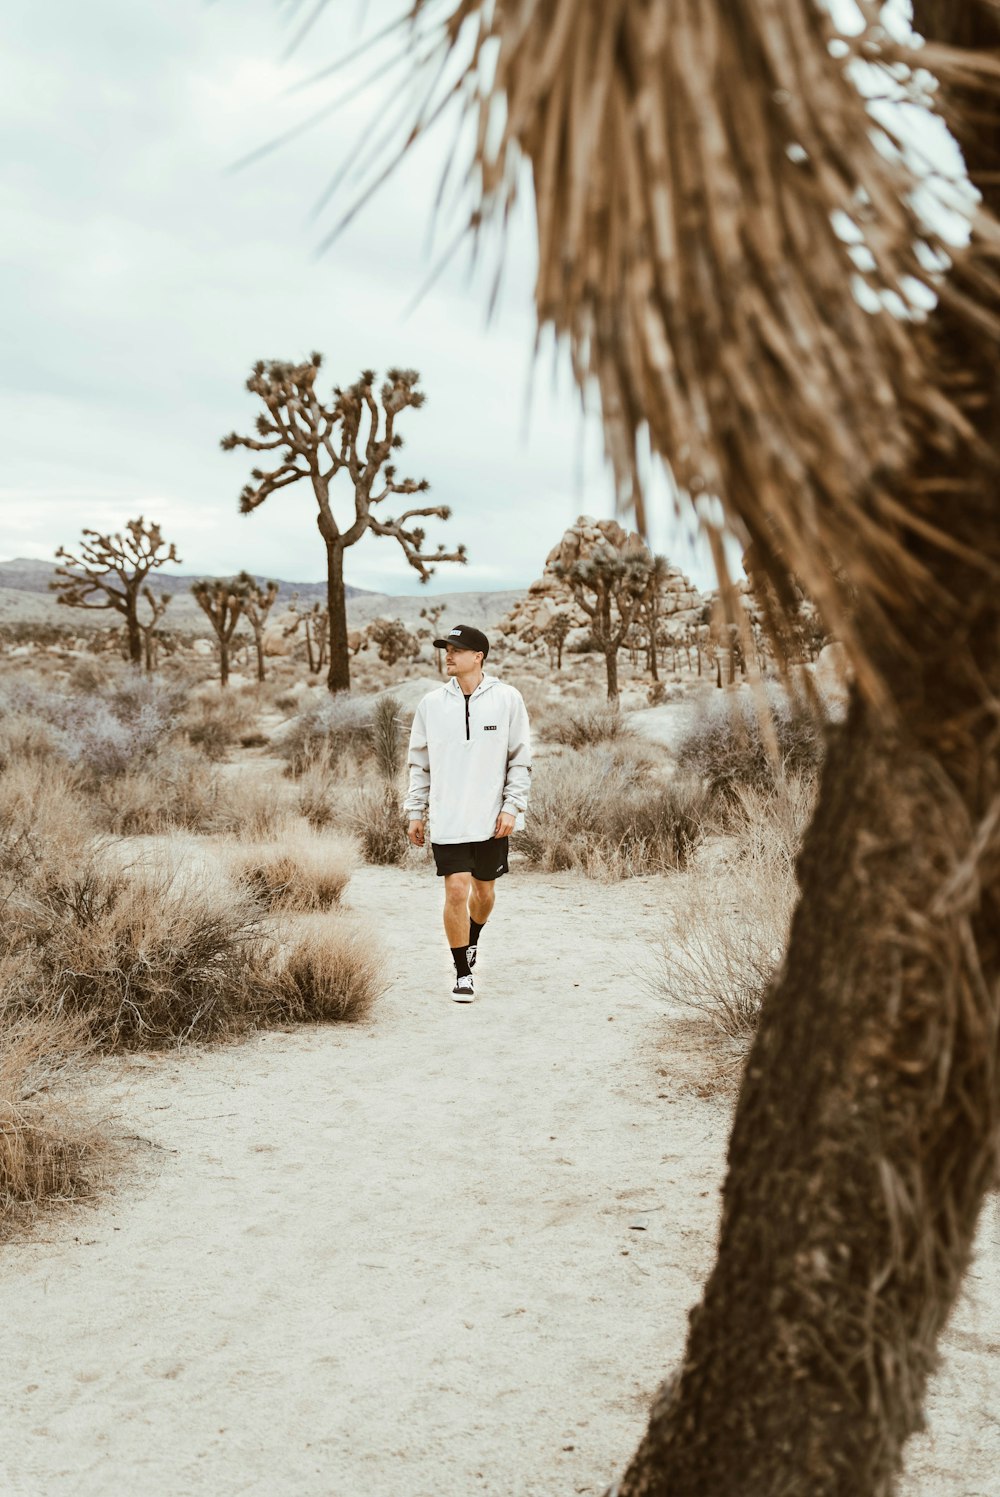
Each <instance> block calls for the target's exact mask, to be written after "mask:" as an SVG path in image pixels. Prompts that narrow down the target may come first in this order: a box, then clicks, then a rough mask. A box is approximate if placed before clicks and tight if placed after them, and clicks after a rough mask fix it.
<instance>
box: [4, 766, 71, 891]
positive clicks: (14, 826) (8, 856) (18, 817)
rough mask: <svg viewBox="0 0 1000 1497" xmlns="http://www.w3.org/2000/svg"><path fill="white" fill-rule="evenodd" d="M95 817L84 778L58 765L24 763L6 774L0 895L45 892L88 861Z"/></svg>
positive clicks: (13, 767)
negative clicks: (26, 890) (82, 785)
mask: <svg viewBox="0 0 1000 1497" xmlns="http://www.w3.org/2000/svg"><path fill="white" fill-rule="evenodd" d="M92 835H93V813H92V809H91V806H90V804H89V802H88V800H87V798H86V797H85V796H84V794H83V792H82V790H81V789H80V783H79V777H78V775H77V774H75V773H74V772H73V771H72V770H69V769H67V768H66V767H65V766H64V765H63V764H61V763H60V762H59V761H58V760H50V761H44V760H22V761H20V762H18V763H16V764H13V765H11V766H10V768H9V769H8V770H7V771H6V773H4V774H0V895H2V898H3V900H4V902H6V900H7V898H8V897H9V895H10V893H11V891H12V889H14V888H18V887H21V886H30V887H31V888H32V889H34V890H36V891H39V892H42V893H44V892H45V890H47V889H49V888H51V887H54V886H55V885H57V884H58V883H59V882H60V881H61V880H62V878H63V877H64V876H65V872H66V869H67V868H73V867H77V866H79V865H80V863H81V862H82V861H83V860H84V859H85V858H86V857H87V856H88V848H89V844H90V841H91V839H92Z"/></svg>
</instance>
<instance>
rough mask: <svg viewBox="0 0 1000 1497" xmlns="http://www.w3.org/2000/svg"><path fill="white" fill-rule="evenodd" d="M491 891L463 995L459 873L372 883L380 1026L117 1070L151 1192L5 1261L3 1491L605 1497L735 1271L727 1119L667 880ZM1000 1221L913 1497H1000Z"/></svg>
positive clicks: (918, 1456) (370, 878)
mask: <svg viewBox="0 0 1000 1497" xmlns="http://www.w3.org/2000/svg"><path fill="white" fill-rule="evenodd" d="M500 893H501V898H500V900H499V901H498V906H497V911H496V915H495V917H494V919H493V921H491V923H490V925H489V927H488V929H487V932H486V936H485V938H484V943H483V955H482V960H481V965H480V968H479V972H478V974H477V975H478V977H479V982H478V987H479V990H480V995H481V996H480V997H479V999H478V1000H477V1002H476V1003H475V1004H474V1005H473V1006H471V1007H464V1006H459V1005H456V1004H454V1003H452V1001H451V999H450V996H449V988H450V978H449V970H448V960H447V951H446V949H444V946H443V938H442V937H441V936H440V934H439V913H438V906H439V898H440V886H439V885H438V884H437V882H436V880H435V879H434V878H433V876H432V875H430V874H429V873H426V872H418V871H413V870H405V871H399V870H377V869H365V870H363V871H362V872H361V873H359V874H358V875H357V876H356V878H355V880H354V881H353V883H352V885H351V890H350V903H351V905H352V906H353V907H354V908H355V909H357V910H359V911H362V912H364V913H365V914H366V915H367V916H368V917H369V918H370V920H371V922H372V925H373V928H374V929H375V930H376V931H377V932H378V934H379V936H380V938H381V939H382V940H383V941H384V943H385V944H386V946H387V947H388V949H389V951H390V953H391V970H392V973H393V982H392V986H391V989H390V991H389V992H388V994H387V995H386V996H385V998H384V999H383V1000H382V1001H381V1003H380V1004H379V1006H378V1008H377V1010H376V1012H375V1015H374V1017H373V1019H372V1021H371V1022H370V1023H369V1024H366V1025H364V1026H359V1027H353V1028H342V1029H338V1028H324V1029H317V1030H298V1031H295V1032H291V1033H284V1032H280V1033H276V1034H268V1035H263V1036H260V1037H259V1038H256V1039H254V1040H252V1041H251V1042H249V1043H247V1044H243V1045H240V1046H234V1047H232V1048H228V1049H225V1050H210V1051H204V1052H200V1053H188V1054H182V1055H171V1056H167V1057H155V1058H152V1059H150V1060H141V1061H138V1062H129V1063H128V1064H126V1065H125V1066H124V1067H119V1066H117V1065H116V1066H114V1067H111V1066H108V1067H107V1068H106V1070H105V1073H104V1079H103V1081H102V1083H101V1097H100V1101H101V1102H102V1103H103V1104H104V1105H105V1107H108V1106H110V1107H112V1108H113V1109H114V1112H115V1115H116V1117H117V1119H118V1123H119V1126H120V1128H121V1131H122V1132H123V1133H124V1134H131V1135H137V1136H138V1138H139V1139H140V1140H145V1142H137V1143H136V1144H135V1150H136V1155H135V1157H136V1161H137V1163H136V1166H135V1170H134V1172H133V1173H132V1174H130V1175H128V1176H126V1177H125V1178H123V1179H122V1180H121V1181H120V1182H119V1184H118V1187H117V1189H116V1190H115V1191H114V1192H113V1193H112V1194H110V1195H109V1196H108V1197H107V1198H106V1199H105V1200H104V1201H103V1202H101V1203H100V1204H98V1205H97V1206H95V1207H92V1208H85V1209H82V1210H77V1211H74V1212H72V1213H69V1214H66V1215H64V1216H61V1217H59V1218H58V1219H52V1220H50V1221H49V1222H47V1223H45V1224H43V1226H42V1227H41V1229H40V1230H39V1232H38V1233H37V1234H36V1236H35V1237H34V1238H33V1239H32V1240H31V1241H29V1242H26V1243H23V1244H20V1245H17V1246H15V1247H13V1248H10V1249H8V1250H7V1251H6V1252H5V1253H4V1255H3V1258H2V1260H0V1359H2V1365H3V1367H4V1378H3V1392H2V1395H0V1490H2V1491H3V1493H4V1494H13V1497H112V1494H113V1497H118V1494H126V1493H129V1494H130V1493H133V1492H135V1493H142V1494H143V1497H208V1494H212V1497H238V1494H239V1497H249V1494H253V1497H265V1494H266V1497H286V1494H287V1497H353V1494H356V1493H365V1494H367V1497H472V1494H475V1493H489V1494H490V1497H556V1494H564V1493H592V1494H600V1493H601V1492H602V1491H603V1488H604V1485H605V1484H606V1483H607V1481H608V1480H610V1478H611V1477H612V1476H613V1475H614V1474H615V1473H616V1472H617V1471H618V1470H619V1469H620V1467H621V1465H622V1463H623V1462H624V1460H625V1459H626V1457H627V1455H628V1454H629V1453H630V1451H631V1449H632V1448H633V1447H634V1444H635V1442H636V1440H637V1438H638V1436H639V1434H640V1432H641V1429H642V1427H643V1424H644V1420H645V1409H646V1404H647V1401H648V1397H649V1395H650V1393H651V1391H652V1389H653V1387H654V1386H655V1384H656V1382H657V1381H658V1379H659V1377H660V1376H661V1375H662V1373H663V1371H665V1370H666V1369H667V1368H668V1367H669V1366H670V1365H671V1364H672V1363H673V1362H674V1361H675V1359H676V1357H677V1355H678V1353H679V1351H680V1348H681V1346H682V1344H683V1337H684V1329H685V1317H686V1311H687V1310H688V1308H689V1307H690V1305H691V1304H692V1303H693V1302H694V1301H695V1299H696V1298H697V1295H698V1291H699V1285H700V1282H701V1279H702V1276H703V1274H704V1272H705V1270H706V1269H707V1267H708V1265H709V1263H710V1261H711V1254H712V1244H713V1239H714V1232H715V1222H716V1212H717V1200H718V1195H717V1192H718V1184H719V1182H720V1180H721V1175H722V1168H723V1153H724V1146H725V1135H726V1131H727V1126H728V1108H727V1105H726V1104H725V1102H724V1101H723V1100H722V1099H720V1098H719V1097H705V1096H702V1095H699V1080H698V1077H699V1060H698V1057H697V1054H694V1053H693V1052H692V1047H691V1038H690V1036H691V1026H690V1024H688V1023H686V1022H685V1021H683V1020H681V1019H680V1018H679V1017H678V1016H673V1017H671V1016H664V1014H663V1012H662V1010H661V1008H660V1007H659V1006H658V1005H657V1004H655V1003H654V1001H653V1000H652V999H651V998H650V997H649V996H647V995H646V993H645V992H644V991H643V990H642V988H641V986H640V985H639V983H638V982H637V981H636V977H635V970H636V967H637V965H638V964H639V962H640V960H641V951H642V944H643V942H644V940H645V939H646V938H647V937H648V936H649V934H650V932H651V931H652V930H654V929H655V928H656V925H657V923H658V914H657V912H658V910H659V909H660V908H661V907H662V902H663V897H664V885H663V882H662V881H660V880H636V881H633V882H631V883H629V884H624V885H619V886H616V887H613V888H605V887H602V886H599V885H596V884H593V883H590V882H588V881H586V880H584V879H582V878H579V877H576V876H574V875H568V874H567V875H562V876H555V877H546V878H542V877H539V876H527V875H523V874H522V875H517V876H514V877H511V878H510V879H509V880H506V881H505V882H504V883H503V884H501V885H500ZM991 1221H992V1230H988V1229H989V1228H990V1223H989V1222H987V1223H986V1224H985V1227H986V1229H987V1230H984V1234H983V1235H984V1247H983V1251H982V1254H981V1260H980V1263H979V1264H978V1265H977V1270H976V1273H977V1274H978V1275H979V1279H978V1280H975V1279H974V1280H973V1284H972V1288H973V1298H972V1300H970V1301H969V1304H968V1305H967V1306H966V1307H964V1308H963V1314H962V1317H960V1319H959V1323H958V1324H957V1327H956V1331H955V1332H954V1333H953V1334H952V1336H951V1337H950V1338H949V1344H950V1348H951V1352H950V1358H949V1363H948V1366H947V1368H946V1371H945V1374H944V1375H943V1376H942V1378H941V1379H940V1380H939V1384H938V1386H937V1389H936V1393H935V1408H934V1411H933V1418H934V1425H933V1433H932V1434H931V1435H930V1436H925V1437H923V1438H922V1439H921V1441H920V1442H919V1446H918V1447H917V1448H916V1449H915V1452H914V1460H913V1462H912V1468H913V1469H912V1476H911V1478H910V1480H909V1481H908V1483H907V1485H906V1489H905V1490H906V1493H907V1497H939V1494H940V1497H944V1494H945V1493H948V1494H949V1497H954V1494H966V1497H973V1494H976V1497H987V1494H995V1493H997V1492H1000V1476H998V1475H997V1473H998V1472H1000V1426H998V1425H997V1423H996V1422H995V1420H993V1416H992V1415H991V1413H990V1406H991V1403H992V1402H993V1395H994V1393H995V1386H994V1385H995V1362H994V1359H993V1352H994V1351H995V1349H996V1345H997V1343H1000V1311H998V1309H997V1298H998V1296H997V1294H996V1292H995V1291H996V1289H997V1287H998V1283H1000V1279H998V1274H997V1262H998V1258H1000V1254H998V1252H997V1231H996V1218H995V1214H994V1216H993V1218H991ZM963 1317H964V1318H963ZM963 1337H964V1338H965V1339H964V1340H963V1339H962V1338H963ZM991 1421H992V1422H991ZM991 1483H992V1484H991Z"/></svg>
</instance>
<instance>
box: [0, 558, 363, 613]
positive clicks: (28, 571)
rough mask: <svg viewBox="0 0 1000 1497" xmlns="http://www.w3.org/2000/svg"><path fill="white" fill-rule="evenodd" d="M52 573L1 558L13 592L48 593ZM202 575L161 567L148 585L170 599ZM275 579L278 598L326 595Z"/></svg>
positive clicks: (352, 590) (0, 576) (0, 577)
mask: <svg viewBox="0 0 1000 1497" xmlns="http://www.w3.org/2000/svg"><path fill="white" fill-rule="evenodd" d="M55 575H56V568H55V563H53V562H51V561H38V560H36V559H35V558H34V557H31V556H16V557H14V559H13V560H12V561H0V587H6V588H11V589H12V590H13V591H14V592H23V593H48V592H49V591H50V588H49V583H50V582H51V581H52V580H53V578H54V577H55ZM224 575H226V576H229V577H233V576H235V575H236V574H235V573H234V572H228V573H225V574H224ZM251 575H252V574H251ZM204 576H205V573H204V572H174V571H168V570H167V569H166V568H163V569H162V570H160V571H157V572H154V573H153V574H152V575H151V576H150V579H149V585H150V587H152V588H153V589H154V591H155V592H158V593H169V594H170V596H171V597H172V598H173V597H176V595H177V594H178V593H189V592H190V591H191V584H192V582H199V581H200V580H201V578H202V577H204ZM256 580H257V581H258V582H261V583H264V582H268V581H270V580H271V579H270V577H265V576H263V574H262V575H261V576H259V577H257V579H256ZM274 581H275V582H277V583H278V585H279V587H280V588H281V592H280V593H279V597H281V598H284V599H288V598H290V597H291V595H292V593H298V595H299V597H300V598H301V599H302V600H303V602H306V603H311V602H312V601H313V599H314V598H319V599H323V598H325V597H326V583H325V582H284V581H282V580H281V579H280V578H278V577H275V578H274ZM344 592H345V593H346V594H347V596H348V598H361V597H371V598H374V597H378V596H380V595H379V594H377V593H373V592H372V591H371V589H370V588H365V587H351V586H350V585H349V584H345V586H344Z"/></svg>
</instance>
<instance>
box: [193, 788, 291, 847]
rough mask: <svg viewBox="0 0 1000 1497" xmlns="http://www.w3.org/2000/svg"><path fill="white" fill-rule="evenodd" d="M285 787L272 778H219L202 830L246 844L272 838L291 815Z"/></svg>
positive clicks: (287, 822)
mask: <svg viewBox="0 0 1000 1497" xmlns="http://www.w3.org/2000/svg"><path fill="white" fill-rule="evenodd" d="M287 788H288V787H286V786H285V785H284V784H283V783H282V781H281V780H280V779H278V778H277V777H276V776H271V777H269V776H267V775H264V774H260V773H254V774H248V773H242V772H241V773H238V774H228V775H222V776H220V777H219V778H218V779H217V781H216V788H215V803H214V805H213V807H212V811H211V814H210V815H209V817H208V819H207V821H206V823H205V825H204V827H203V830H204V831H206V832H215V833H222V834H227V835H230V836H235V837H241V838H243V839H244V840H246V841H250V842H261V841H266V840H267V839H268V838H270V837H276V836H278V835H279V833H282V832H283V831H284V829H285V828H286V827H287V826H288V824H289V821H290V818H291V815H292V806H291V803H290V800H289V797H288V794H287Z"/></svg>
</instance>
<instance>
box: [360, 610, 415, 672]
mask: <svg viewBox="0 0 1000 1497" xmlns="http://www.w3.org/2000/svg"><path fill="white" fill-rule="evenodd" d="M367 635H368V640H369V642H370V643H371V644H373V645H377V646H378V658H379V659H380V660H383V661H384V662H385V664H386V665H395V664H396V663H397V662H398V661H400V660H405V659H409V660H413V659H414V658H415V656H416V655H417V653H418V651H419V649H420V645H419V643H418V641H417V639H416V637H415V636H414V635H412V634H411V633H410V631H409V629H407V627H406V625H405V624H404V623H403V621H402V619H373V620H372V622H371V623H370V624H369V625H368V629H367Z"/></svg>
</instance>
